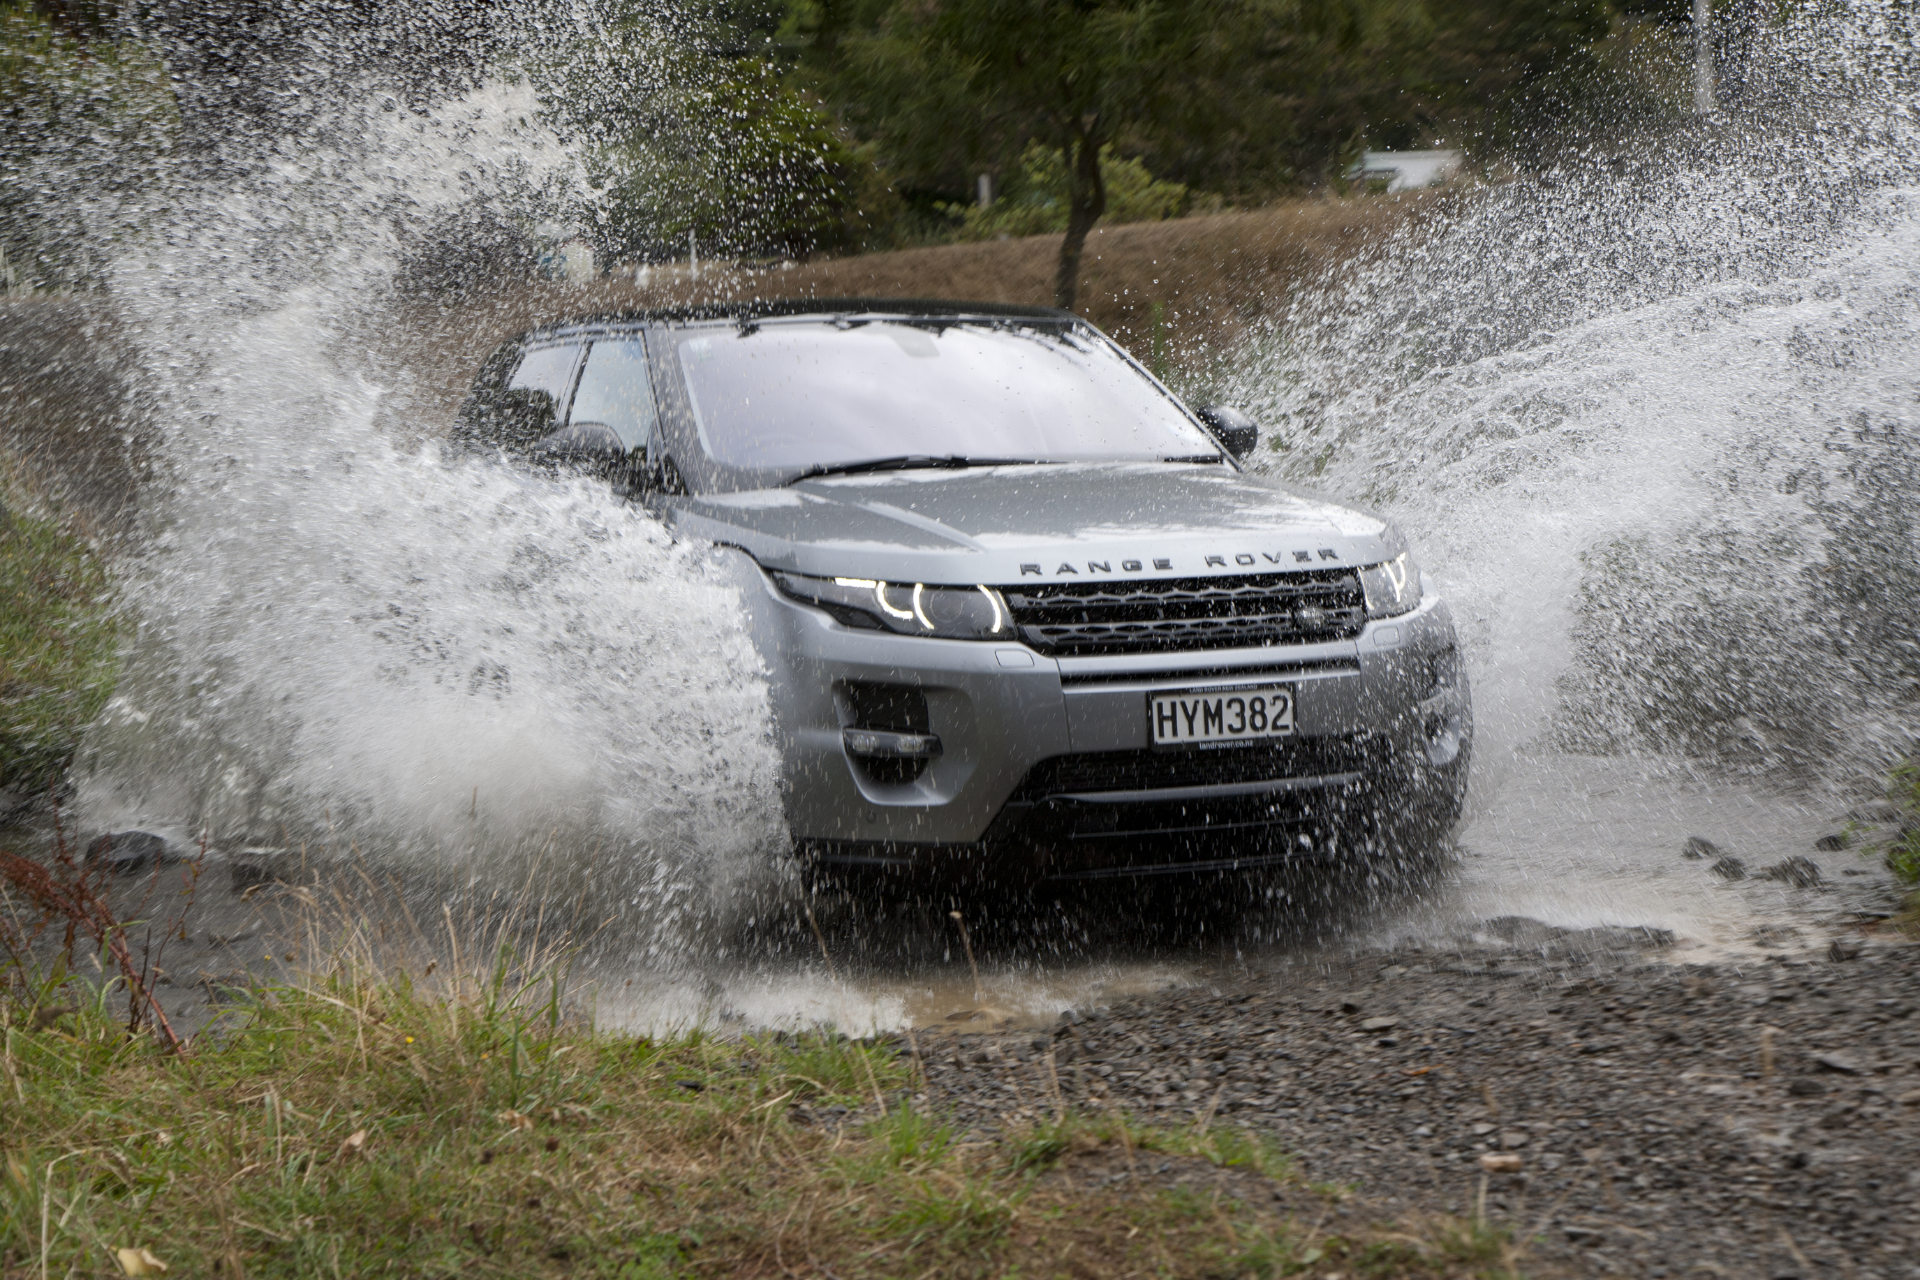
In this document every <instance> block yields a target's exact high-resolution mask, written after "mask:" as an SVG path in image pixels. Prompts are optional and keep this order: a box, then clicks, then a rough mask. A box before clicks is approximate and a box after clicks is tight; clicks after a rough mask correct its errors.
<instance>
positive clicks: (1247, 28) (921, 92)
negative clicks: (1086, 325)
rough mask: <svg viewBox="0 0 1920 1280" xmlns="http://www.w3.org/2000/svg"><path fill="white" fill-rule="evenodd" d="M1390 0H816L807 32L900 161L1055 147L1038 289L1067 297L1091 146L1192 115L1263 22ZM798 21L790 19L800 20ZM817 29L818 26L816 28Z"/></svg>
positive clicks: (1342, 19)
mask: <svg viewBox="0 0 1920 1280" xmlns="http://www.w3.org/2000/svg"><path fill="white" fill-rule="evenodd" d="M1394 7H1396V6H1395V5H1394V4H1393V3H1392V0H1187V2H1186V3H1174V2H1170V0H895V2H894V3H891V4H885V5H880V4H874V3H866V4H862V3H861V2H860V0H838V2H837V3H836V2H830V0H818V2H817V3H815V4H813V5H812V6H810V10H811V15H812V23H813V25H812V32H813V34H814V37H815V39H816V40H817V41H818V42H820V44H822V45H824V44H829V43H830V45H831V49H830V52H829V53H826V54H824V55H823V60H824V61H825V62H826V64H827V74H828V75H829V77H830V79H831V81H832V89H831V90H830V96H832V97H834V98H836V99H837V100H839V101H842V102H845V103H848V104H849V107H850V109H851V112H852V114H853V115H854V117H855V121H856V130H857V131H859V132H864V133H867V134H869V135H870V136H875V137H878V138H881V139H883V140H884V141H885V143H886V145H887V148H888V150H889V152H890V154H892V155H893V156H894V157H895V158H896V159H897V160H901V161H904V163H905V164H906V166H907V167H908V168H909V169H913V168H918V169H920V170H921V171H923V172H924V171H928V170H940V169H946V170H949V171H950V170H951V169H952V168H953V167H954V166H955V165H956V164H972V165H978V166H981V167H1006V166H1011V165H1012V164H1013V163H1016V162H1017V160H1018V158H1019V157H1020V156H1021V155H1022V153H1023V152H1024V151H1025V149H1026V147H1027V146H1028V145H1029V144H1030V143H1034V142H1038V143H1041V144H1042V145H1045V146H1047V147H1049V148H1051V149H1053V150H1054V151H1056V152H1057V153H1058V154H1059V156H1060V159H1061V164H1062V166H1063V168H1064V170H1065V173H1066V187H1067V220H1066V229H1065V232H1064V234H1063V235H1062V237H1061V242H1060V258H1059V264H1058V268H1057V270H1056V273H1055V277H1054V301H1055V302H1056V303H1057V304H1058V305H1060V306H1062V307H1071V306H1072V305H1073V303H1074V300H1075V295H1076V293H1077V291H1078V285H1079V279H1080V259H1081V254H1082V252H1083V251H1084V249H1085V247H1086V241H1087V235H1088V233H1089V232H1090V231H1092V229H1093V227H1094V224H1095V223H1096V222H1098V221H1099V220H1100V217H1101V215H1102V214H1104V213H1105V212H1106V208H1107V191H1106V184H1105V179H1104V175H1103V172H1102V167H1101V163H1100V156H1101V153H1102V151H1103V150H1104V149H1106V148H1107V147H1109V146H1112V145H1114V144H1115V143H1117V142H1120V141H1121V140H1122V139H1123V138H1124V137H1125V136H1126V134H1127V133H1128V132H1129V131H1130V130H1133V129H1136V128H1138V127H1142V126H1147V125H1150V124H1152V123H1153V122H1155V121H1156V120H1166V119H1173V118H1179V119H1181V120H1184V121H1186V122H1187V124H1188V127H1204V126H1205V125H1208V124H1215V123H1217V122H1208V121H1204V120H1203V119H1202V117H1204V116H1205V115H1206V114H1207V97H1208V92H1209V88H1210V87H1211V86H1212V85H1214V84H1216V83H1217V82H1218V80H1219V79H1220V78H1221V77H1224V76H1229V75H1231V74H1232V71H1233V69H1234V68H1235V67H1240V66H1244V65H1245V63H1246V57H1247V51H1248V50H1250V49H1257V48H1264V47H1269V46H1270V45H1271V44H1272V43H1273V39H1272V33H1273V32H1274V31H1275V30H1307V29H1312V30H1321V31H1330V32H1339V31H1358V30H1360V29H1363V28H1364V27H1365V26H1366V25H1367V24H1368V23H1369V22H1370V21H1371V20H1372V19H1373V17H1374V16H1375V15H1376V14H1378V13H1379V12H1380V11H1381V10H1383V9H1390V8H1394ZM803 25H804V24H803ZM829 33H830V35H831V39H830V41H829V40H828V38H827V37H828V34H829Z"/></svg>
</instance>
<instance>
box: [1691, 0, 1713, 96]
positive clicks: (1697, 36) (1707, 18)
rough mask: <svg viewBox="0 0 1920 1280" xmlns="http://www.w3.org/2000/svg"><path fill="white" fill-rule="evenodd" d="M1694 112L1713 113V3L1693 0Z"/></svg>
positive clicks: (1704, 0)
mask: <svg viewBox="0 0 1920 1280" xmlns="http://www.w3.org/2000/svg"><path fill="white" fill-rule="evenodd" d="M1693 112H1694V114H1695V115H1701V116H1704V115H1711V114H1712V113H1713V3H1712V0H1693Z"/></svg>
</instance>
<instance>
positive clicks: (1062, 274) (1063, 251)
mask: <svg viewBox="0 0 1920 1280" xmlns="http://www.w3.org/2000/svg"><path fill="white" fill-rule="evenodd" d="M1065 151H1066V155H1065V156H1064V157H1063V158H1064V159H1065V160H1066V162H1067V234H1066V237H1065V238H1064V239H1062V240H1061V241H1060V267H1059V270H1058V271H1057V272H1055V274H1054V277H1053V305H1054V306H1056V307H1059V308H1061V309H1062V310H1064V311H1071V310H1073V303H1074V298H1075V297H1076V295H1078V294H1079V292H1080V254H1081V252H1082V251H1083V250H1085V249H1086V247H1087V233H1088V232H1089V231H1092V230H1093V224H1094V223H1096V222H1098V221H1100V215H1101V214H1103V213H1105V212H1106V211H1107V185H1106V182H1105V181H1104V180H1103V179H1102V178H1101V176H1100V142H1099V140H1098V139H1097V138H1096V137H1093V136H1090V135H1088V134H1086V133H1081V134H1079V135H1078V136H1077V137H1076V138H1075V139H1074V140H1073V142H1072V143H1070V144H1069V145H1068V146H1067V147H1066V148H1065Z"/></svg>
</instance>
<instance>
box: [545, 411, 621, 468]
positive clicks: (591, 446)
mask: <svg viewBox="0 0 1920 1280" xmlns="http://www.w3.org/2000/svg"><path fill="white" fill-rule="evenodd" d="M532 452H533V454H534V456H535V457H537V458H540V459H542V460H543V461H547V462H556V463H572V464H574V465H575V466H597V465H600V464H603V463H613V462H619V461H620V460H622V459H624V458H625V457H626V456H627V447H626V446H625V445H623V444H621V443H620V437H619V436H618V435H616V434H614V430H613V428H612V427H609V426H607V425H606V424H605V423H603V422H576V423H573V424H572V425H571V426H565V427H562V428H560V429H559V430H558V431H549V432H548V433H547V434H546V435H544V436H542V437H540V439H539V440H538V441H537V442H536V443H535V444H534V446H533V450H532Z"/></svg>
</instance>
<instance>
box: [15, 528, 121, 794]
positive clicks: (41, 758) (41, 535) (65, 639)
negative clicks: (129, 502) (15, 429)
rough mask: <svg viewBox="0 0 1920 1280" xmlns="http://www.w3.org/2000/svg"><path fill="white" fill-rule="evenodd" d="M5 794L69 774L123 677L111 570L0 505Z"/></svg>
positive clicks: (67, 534) (70, 535)
mask: <svg viewBox="0 0 1920 1280" xmlns="http://www.w3.org/2000/svg"><path fill="white" fill-rule="evenodd" d="M0 512H4V513H5V514H0V786H5V785H19V786H25V787H39V786H44V785H46V784H47V783H48V781H49V780H50V777H51V775H52V774H54V773H55V772H56V771H57V770H59V769H61V768H62V767H64V765H65V763H66V761H67V759H68V757H69V756H71V755H72V754H73V748H74V744H75V743H76V741H77V740H78V739H79V735H80V731H81V730H82V729H83V728H84V727H85V726H86V725H87V724H88V723H89V722H90V721H91V720H92V719H93V717H94V716H95V715H97V714H98V713H99V711H100V708H101V707H102V706H103V705H104V704H105V702H106V699H107V695H108V694H109V693H110V692H111V691H112V689H113V682H114V677H115V675H116V674H117V671H118V664H117V650H116V645H115V629H114V623H113V620H112V617H111V615H110V613H109V611H108V603H109V587H108V581H107V574H106V569H105V568H104V566H103V565H102V564H101V562H100V559H99V557H98V556H96V555H95V554H94V552H93V551H92V549H91V548H89V547H88V545H87V543H86V542H85V541H84V540H83V539H82V538H80V537H79V536H77V535H76V534H75V533H74V532H72V531H71V530H70V529H67V528H66V527H64V526H63V525H61V524H60V523H58V522H57V521H54V520H50V519H48V518H46V517H44V516H40V515H36V514H33V513H30V512H28V511H25V510H22V509H20V508H19V507H18V506H17V505H14V504H12V503H6V502H4V501H0Z"/></svg>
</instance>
